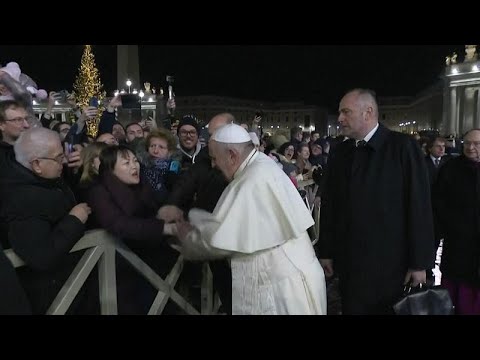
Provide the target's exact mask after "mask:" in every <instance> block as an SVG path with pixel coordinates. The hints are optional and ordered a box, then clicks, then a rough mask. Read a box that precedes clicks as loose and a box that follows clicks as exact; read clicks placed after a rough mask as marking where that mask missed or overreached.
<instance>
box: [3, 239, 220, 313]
mask: <svg viewBox="0 0 480 360" xmlns="http://www.w3.org/2000/svg"><path fill="white" fill-rule="evenodd" d="M85 249H87V250H86V251H85V253H84V254H83V256H82V257H81V259H80V260H79V262H78V263H77V265H76V266H75V268H74V270H73V271H72V273H71V274H70V276H69V277H68V279H67V281H66V282H65V284H64V285H63V287H62V288H61V290H60V292H59V293H58V295H57V296H56V297H55V299H54V301H53V302H52V304H51V305H50V307H49V309H48V310H47V315H64V314H65V313H66V312H67V310H68V308H69V307H70V305H71V304H72V302H73V300H74V299H75V297H76V296H77V294H78V292H79V290H80V289H81V287H82V286H83V284H84V283H85V281H86V280H87V278H88V276H89V274H90V273H91V271H92V270H93V269H94V267H95V265H97V264H98V280H99V289H100V291H99V298H100V299H99V300H100V313H101V314H102V315H117V314H118V308H117V285H116V269H115V254H116V253H117V252H118V253H119V254H120V255H121V256H122V257H123V258H125V259H126V260H127V262H128V263H129V264H130V265H131V266H132V267H133V268H134V269H135V270H136V271H137V272H138V273H140V274H141V275H142V276H143V277H144V278H145V279H146V280H148V282H149V283H150V284H151V285H152V286H153V287H154V288H155V289H157V290H158V293H157V295H156V297H155V299H154V301H153V303H152V305H151V307H150V310H149V311H148V315H159V314H161V313H162V311H163V309H164V308H165V305H166V304H167V301H168V299H171V300H172V301H173V302H174V303H175V304H177V306H179V307H180V308H181V309H182V310H183V311H185V312H186V313H187V314H189V315H199V314H200V313H201V314H204V315H214V314H216V313H217V312H218V308H219V306H220V303H219V298H218V296H214V294H213V280H212V273H211V271H210V268H209V266H208V263H204V264H203V268H202V273H203V279H202V288H201V296H202V298H201V312H199V311H198V310H197V309H195V308H194V307H193V306H192V305H191V304H190V303H188V301H187V300H186V299H184V298H183V297H182V296H181V295H180V294H179V293H178V292H177V291H176V290H175V285H176V283H177V281H178V278H179V277H180V274H181V273H182V269H183V262H184V260H183V256H181V255H179V257H178V259H177V262H176V263H175V265H174V266H173V268H172V270H171V271H170V273H169V274H168V275H167V276H166V277H165V279H162V278H161V277H160V276H159V275H158V274H157V273H155V271H153V270H152V269H151V268H150V267H149V266H148V265H147V264H146V263H145V262H144V261H142V259H140V258H139V257H138V256H137V255H136V254H135V253H134V252H133V251H131V250H130V249H129V248H128V247H127V246H126V245H125V244H124V243H123V242H122V241H120V240H118V239H116V238H115V237H113V236H112V235H110V234H109V233H107V232H106V231H104V230H92V231H88V232H86V233H85V235H84V236H83V237H82V238H81V239H80V240H79V241H78V242H77V244H75V246H74V247H73V248H72V250H71V251H70V252H71V253H72V252H76V251H80V250H85ZM4 252H5V254H6V256H7V257H8V258H9V259H10V261H11V262H12V264H13V266H14V267H15V268H18V267H21V266H25V263H24V262H23V261H22V259H20V258H19V257H18V256H17V255H16V254H15V253H14V251H13V250H12V249H7V250H5V251H4Z"/></svg>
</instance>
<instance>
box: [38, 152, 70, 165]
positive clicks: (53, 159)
mask: <svg viewBox="0 0 480 360" xmlns="http://www.w3.org/2000/svg"><path fill="white" fill-rule="evenodd" d="M37 159H38V160H52V161H55V162H56V163H57V164H60V165H61V164H63V161H64V160H65V155H64V154H60V155H58V156H57V157H54V158H49V157H38V158H37Z"/></svg>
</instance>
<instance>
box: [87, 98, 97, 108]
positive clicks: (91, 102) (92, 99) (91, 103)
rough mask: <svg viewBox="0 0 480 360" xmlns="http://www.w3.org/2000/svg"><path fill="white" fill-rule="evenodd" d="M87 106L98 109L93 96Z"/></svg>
mask: <svg viewBox="0 0 480 360" xmlns="http://www.w3.org/2000/svg"><path fill="white" fill-rule="evenodd" d="M88 106H93V107H98V99H97V98H96V97H95V96H93V97H91V98H90V101H89V102H88Z"/></svg>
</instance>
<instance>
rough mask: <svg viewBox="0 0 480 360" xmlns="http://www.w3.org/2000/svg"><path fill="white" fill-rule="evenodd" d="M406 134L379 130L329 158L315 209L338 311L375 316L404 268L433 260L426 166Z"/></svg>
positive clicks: (390, 298) (395, 291)
mask: <svg viewBox="0 0 480 360" xmlns="http://www.w3.org/2000/svg"><path fill="white" fill-rule="evenodd" d="M423 157H424V155H423V154H422V152H421V150H420V148H419V147H418V145H417V144H416V142H415V141H414V139H412V138H410V137H408V136H407V135H404V134H400V133H397V132H392V131H390V130H388V129H387V128H385V127H384V126H383V125H381V124H380V125H379V128H378V129H377V131H376V132H375V134H374V135H373V137H372V138H371V139H370V141H369V142H368V143H367V145H366V146H365V147H361V148H356V147H355V141H354V140H353V139H350V140H347V141H345V142H343V143H340V144H339V145H338V146H337V147H336V149H335V151H334V152H333V153H332V154H331V155H330V159H329V166H328V169H327V172H326V179H325V185H324V186H325V188H324V190H323V198H322V208H321V226H320V231H321V234H320V242H319V248H318V253H319V256H320V258H322V259H333V260H334V270H335V271H336V272H337V273H338V274H339V277H340V290H341V295H342V306H343V313H344V314H382V313H389V312H391V306H392V304H393V303H394V302H395V301H396V300H397V299H398V298H399V297H400V295H401V293H402V291H403V281H404V278H405V275H406V273H407V271H408V269H416V270H422V269H431V268H432V267H433V265H434V258H435V256H434V236H433V224H432V222H433V220H432V209H431V202H430V188H429V182H428V175H427V169H426V165H425V161H424V159H423Z"/></svg>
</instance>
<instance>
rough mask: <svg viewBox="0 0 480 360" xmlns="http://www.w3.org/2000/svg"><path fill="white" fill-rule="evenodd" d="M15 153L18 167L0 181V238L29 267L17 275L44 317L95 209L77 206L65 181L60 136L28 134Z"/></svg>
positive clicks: (45, 131) (43, 131) (44, 132)
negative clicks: (73, 250) (1, 231)
mask: <svg viewBox="0 0 480 360" xmlns="http://www.w3.org/2000/svg"><path fill="white" fill-rule="evenodd" d="M14 151H15V159H16V161H17V162H14V163H12V164H11V165H10V166H9V167H8V171H7V173H6V174H5V175H3V176H2V178H1V182H0V189H1V190H2V194H1V198H2V205H1V208H0V223H2V224H4V225H6V228H4V229H3V230H4V231H5V232H4V233H3V234H0V236H1V237H2V238H8V241H9V243H10V245H11V247H12V248H13V250H14V251H15V252H16V253H17V254H18V255H19V256H20V258H21V259H22V260H23V261H25V263H26V264H27V266H26V267H25V268H21V269H19V270H18V275H19V277H20V280H21V282H22V285H23V287H24V288H25V290H26V292H27V296H28V298H29V300H30V303H31V305H32V311H33V313H34V314H45V312H46V311H47V309H48V307H49V306H50V304H51V302H52V301H53V299H54V298H55V296H56V294H57V293H58V291H59V290H60V287H61V286H62V284H63V283H64V282H65V280H66V278H67V276H68V275H69V272H71V270H72V269H73V264H74V261H73V260H74V259H72V256H69V251H70V250H71V248H72V247H73V245H75V243H76V242H77V241H78V240H79V239H80V238H81V237H82V236H83V233H84V231H85V222H86V221H87V219H88V216H89V214H90V212H91V210H90V208H89V207H88V205H87V204H85V203H82V204H78V205H77V204H76V201H75V198H74V196H73V193H72V191H71V190H70V188H69V187H68V186H67V185H66V184H65V183H64V182H63V181H62V179H61V175H62V170H63V163H64V162H65V156H64V153H63V147H62V145H61V143H60V137H59V135H58V133H56V132H54V131H52V130H49V129H46V128H33V129H27V130H25V131H23V132H22V133H21V134H20V136H19V138H18V139H17V141H16V142H15V145H14ZM76 256H78V255H73V257H74V258H75V257H76ZM67 259H72V261H71V262H70V261H68V260H67Z"/></svg>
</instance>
